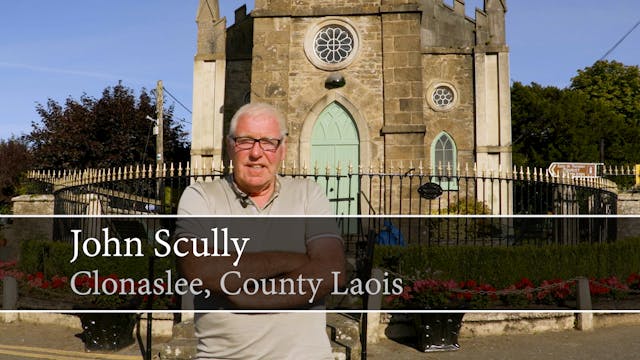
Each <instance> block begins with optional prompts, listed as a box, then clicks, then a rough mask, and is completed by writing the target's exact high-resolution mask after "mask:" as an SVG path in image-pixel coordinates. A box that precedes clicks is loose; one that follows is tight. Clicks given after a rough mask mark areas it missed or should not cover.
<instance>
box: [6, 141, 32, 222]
mask: <svg viewBox="0 0 640 360" xmlns="http://www.w3.org/2000/svg"><path fill="white" fill-rule="evenodd" d="M32 164H33V157H32V155H31V152H30V151H29V147H28V146H27V142H26V141H25V139H23V138H15V137H12V138H10V139H9V140H0V168H2V171H0V213H6V212H8V209H9V208H10V206H11V203H10V202H11V198H12V197H13V196H16V195H18V194H19V192H20V191H19V187H20V180H21V179H22V178H23V176H24V173H25V172H26V171H28V170H29V169H30V168H31V166H32Z"/></svg>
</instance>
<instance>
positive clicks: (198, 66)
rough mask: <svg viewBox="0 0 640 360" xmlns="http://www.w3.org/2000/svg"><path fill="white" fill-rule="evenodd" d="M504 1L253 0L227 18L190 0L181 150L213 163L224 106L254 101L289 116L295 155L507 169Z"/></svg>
mask: <svg viewBox="0 0 640 360" xmlns="http://www.w3.org/2000/svg"><path fill="white" fill-rule="evenodd" d="M505 13H506V0H485V1H484V6H483V9H476V11H475V18H470V17H468V16H466V15H465V3H464V0H453V1H448V2H446V1H444V2H443V0H323V1H315V0H295V1H293V0H256V1H255V8H254V10H253V11H251V13H250V14H247V11H246V7H245V6H243V7H240V8H239V9H237V10H236V12H235V19H234V21H233V23H232V24H230V25H229V26H227V23H226V19H225V18H221V17H220V13H219V7H218V1H217V0H200V4H199V8H198V12H197V16H196V22H197V26H198V36H197V39H198V40H197V54H196V56H195V64H194V91H193V119H192V124H193V129H192V136H193V142H192V149H191V158H192V163H198V164H210V163H211V161H214V163H215V164H219V163H220V161H221V160H222V158H223V156H224V154H223V144H224V143H223V134H225V131H226V126H227V125H228V122H229V120H230V118H231V116H232V115H233V113H234V112H235V111H236V110H237V109H238V108H239V107H240V106H241V105H243V104H244V103H246V102H249V101H261V102H267V103H271V104H274V105H276V106H277V107H279V108H280V109H281V110H282V111H283V113H284V114H285V115H286V116H287V119H288V122H289V136H288V138H287V164H295V166H296V167H297V168H299V169H302V168H307V169H313V168H314V167H315V166H316V165H317V166H319V167H320V168H321V169H322V173H323V174H324V169H325V168H326V166H327V164H329V165H330V166H331V167H332V168H333V167H335V164H338V162H339V163H340V164H341V166H342V167H343V168H344V169H345V170H343V171H346V168H348V166H349V164H350V165H351V166H352V167H353V169H356V170H354V171H357V167H358V165H362V166H363V167H364V168H365V169H367V168H368V167H369V166H370V165H372V166H373V167H374V169H376V170H378V169H381V168H382V169H383V170H384V171H387V172H389V171H392V170H393V169H397V168H398V166H400V164H403V166H404V167H405V168H407V167H408V166H409V164H413V167H418V164H420V163H422V164H423V167H424V170H425V172H431V173H437V172H438V171H446V170H443V169H449V170H448V171H450V173H449V174H452V175H455V173H456V171H457V168H458V166H460V165H462V166H465V165H466V164H469V165H471V166H473V164H474V163H475V164H477V167H478V169H494V170H497V169H498V168H500V167H501V168H502V169H505V170H508V169H510V168H511V166H512V165H511V117H510V116H511V115H510V79H509V49H508V47H507V44H506V40H505ZM287 166H290V165H287ZM440 185H443V188H444V189H445V190H447V189H448V188H447V184H440ZM453 186H455V184H454V185H453ZM449 190H454V189H449Z"/></svg>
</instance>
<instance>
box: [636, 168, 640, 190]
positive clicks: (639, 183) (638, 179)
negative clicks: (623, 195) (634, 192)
mask: <svg viewBox="0 0 640 360" xmlns="http://www.w3.org/2000/svg"><path fill="white" fill-rule="evenodd" d="M636 186H640V164H636Z"/></svg>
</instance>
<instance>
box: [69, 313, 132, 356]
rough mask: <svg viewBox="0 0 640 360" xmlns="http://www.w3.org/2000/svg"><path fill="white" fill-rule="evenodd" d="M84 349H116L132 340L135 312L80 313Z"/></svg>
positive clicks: (130, 342)
mask: <svg viewBox="0 0 640 360" xmlns="http://www.w3.org/2000/svg"><path fill="white" fill-rule="evenodd" d="M77 315H78V317H80V322H81V323H82V329H83V332H82V335H81V338H82V341H83V342H84V348H85V350H86V351H118V350H120V349H122V348H125V347H127V346H129V345H131V344H133V342H134V338H133V327H134V326H135V324H136V314H129V313H80V314H77Z"/></svg>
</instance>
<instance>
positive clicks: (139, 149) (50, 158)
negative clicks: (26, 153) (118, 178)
mask: <svg viewBox="0 0 640 360" xmlns="http://www.w3.org/2000/svg"><path fill="white" fill-rule="evenodd" d="M36 110H37V112H38V114H39V115H40V118H41V121H40V122H39V123H35V122H34V123H33V124H32V127H33V130H32V132H31V133H30V134H29V135H28V137H27V138H28V139H29V141H30V142H31V145H32V148H33V152H34V156H35V158H36V159H38V162H37V165H38V167H40V168H44V169H83V168H108V167H116V166H126V165H134V164H139V163H155V137H154V136H153V133H152V128H153V123H152V122H151V121H149V120H147V119H146V117H147V116H151V117H154V118H155V117H156V116H155V113H156V109H155V100H154V99H152V97H151V95H149V94H148V93H147V91H146V90H145V89H142V91H141V92H140V95H139V96H138V97H137V98H136V97H135V96H134V92H133V90H131V89H130V88H127V87H125V86H124V85H122V83H118V84H117V85H116V86H113V87H107V88H106V89H104V91H103V92H102V97H101V98H99V99H96V98H93V97H90V96H88V95H86V94H83V95H82V96H81V97H80V99H78V100H76V99H73V98H72V97H68V98H67V99H66V101H65V103H64V105H61V104H59V103H58V102H56V101H55V100H52V99H49V100H48V101H47V103H46V106H45V105H42V104H38V105H37V107H36ZM163 116H164V129H163V131H164V141H165V143H164V152H165V159H166V160H167V161H186V160H187V159H188V156H189V150H188V145H187V142H186V133H185V131H184V129H183V127H182V124H180V123H179V122H176V121H174V120H173V107H169V108H168V109H165V110H164V115H163Z"/></svg>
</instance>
